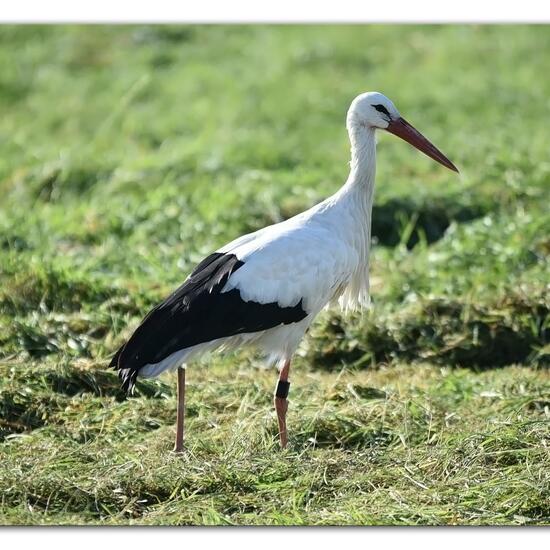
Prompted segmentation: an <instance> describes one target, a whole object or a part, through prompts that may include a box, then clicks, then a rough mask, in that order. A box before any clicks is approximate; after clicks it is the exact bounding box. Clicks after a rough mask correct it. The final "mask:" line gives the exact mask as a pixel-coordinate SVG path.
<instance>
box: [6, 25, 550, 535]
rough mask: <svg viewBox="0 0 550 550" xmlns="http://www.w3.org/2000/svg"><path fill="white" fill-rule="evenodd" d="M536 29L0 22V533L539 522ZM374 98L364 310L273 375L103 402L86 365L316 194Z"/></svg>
mask: <svg viewBox="0 0 550 550" xmlns="http://www.w3.org/2000/svg"><path fill="white" fill-rule="evenodd" d="M549 54H550V28H549V27H548V26H542V25H541V26H531V27H528V26H500V27H499V26H404V27H399V26H262V25H254V26H182V27H174V26H172V27H165V26H150V27H115V26H112V27H102V26H93V27H92V26H90V27H78V26H66V27H59V26H57V27H56V26H50V27H45V26H19V27H15V26H3V27H0V62H1V64H2V68H3V69H2V72H1V74H0V106H1V107H0V109H1V111H2V112H1V116H0V195H1V197H2V201H1V204H0V464H1V465H2V467H1V468H0V523H3V524H39V523H63V524H89V523H100V524H128V523H135V524H157V525H158V524H227V523H229V524H308V525H309V524H337V525H340V524H361V525H364V524H369V525H371V524H392V525H393V524H406V525H410V524H429V525H433V524H437V525H439V524H469V525H471V524H484V525H486V524H506V525H511V524H548V523H550V506H549V502H550V436H549V434H550V430H549V424H550V376H549V370H548V367H549V365H550V292H549V291H550V277H549V262H548V259H549V255H550V237H549V231H548V230H549V228H550V213H549V212H550V211H549V210H548V204H549V203H550V162H549V161H548V139H547V135H548V132H547V120H548V118H549V117H550V103H549V102H548V97H549V96H550V77H548V76H546V75H547V72H548V71H547V60H548V56H549ZM373 89H374V90H379V91H381V92H383V93H386V94H387V95H388V96H389V97H391V98H392V99H393V100H394V101H395V103H396V104H397V106H398V108H399V109H400V110H401V112H402V113H403V115H404V116H405V117H406V118H407V119H409V120H410V121H412V122H413V123H414V124H415V125H416V126H417V127H418V128H419V129H420V130H421V131H422V132H424V133H425V134H426V135H427V136H428V137H429V138H430V139H432V140H433V141H434V142H435V143H436V144H437V145H438V146H439V147H440V148H441V149H442V150H443V151H444V152H445V153H446V154H447V155H448V156H449V157H450V158H451V159H452V160H453V161H454V162H455V163H456V164H457V166H458V167H459V169H460V170H461V175H460V177H457V176H456V175H455V174H453V173H451V172H450V171H447V170H444V169H443V168H442V167H441V166H439V165H437V164H435V163H434V162H432V161H430V160H429V159H427V158H425V157H423V156H422V155H420V154H419V153H417V152H415V151H414V150H412V148H410V147H409V146H408V145H406V144H404V143H402V142H399V141H398V140H396V139H395V138H394V137H393V136H387V135H382V136H380V143H379V155H378V161H379V164H378V174H377V189H376V199H375V206H374V213H373V216H374V220H373V237H374V243H375V244H374V250H373V257H372V269H371V283H372V285H371V286H372V297H373V306H372V308H371V309H370V311H368V312H367V313H365V314H363V315H352V316H349V317H347V318H344V317H342V316H341V315H340V314H338V313H337V312H327V313H324V314H323V315H322V316H321V318H320V319H319V321H318V322H317V323H316V324H315V326H314V327H313V329H312V331H311V333H310V334H309V335H308V337H307V338H306V340H305V341H304V343H303V345H302V347H301V348H300V350H299V353H298V356H297V358H296V361H295V363H294V365H293V370H292V373H291V375H292V376H291V379H292V390H291V395H290V409H289V417H288V421H289V429H290V444H289V449H288V450H287V451H285V452H281V451H279V450H278V446H277V434H276V422H275V415H274V412H273V411H272V404H271V399H272V392H273V388H274V385H275V380H276V373H275V372H274V371H272V370H265V369H262V368H260V363H259V361H258V358H256V357H255V356H253V355H250V354H248V353H246V352H240V353H238V354H234V355H230V356H226V357H222V356H214V357H212V358H211V360H210V361H208V362H204V363H199V364H197V365H195V366H193V367H191V368H190V369H189V373H188V376H187V378H188V394H187V398H188V403H187V445H188V451H187V453H186V454H185V455H184V456H175V455H173V454H172V453H170V452H169V451H170V449H171V447H172V440H173V436H174V423H175V380H174V379H173V377H171V376H164V377H162V378H161V379H159V380H154V381H145V382H143V381H142V382H140V383H139V384H138V392H137V393H138V396H137V397H136V398H132V399H129V400H127V399H125V396H124V395H123V393H122V392H121V390H120V387H119V383H118V380H117V378H116V375H115V373H114V372H112V371H108V370H107V369H106V365H107V363H108V359H109V357H110V355H111V354H112V352H113V351H114V350H115V349H116V347H117V345H119V344H120V343H121V342H122V341H123V340H124V338H125V337H127V336H128V335H129V334H130V332H131V330H132V328H133V327H135V326H136V324H137V323H138V322H139V319H140V318H141V317H142V316H143V315H144V314H145V313H146V312H147V310H148V308H150V307H151V306H153V305H154V304H155V303H157V301H158V300H159V299H161V298H162V297H164V296H165V295H166V294H167V293H168V292H169V291H170V290H172V289H173V288H174V287H175V286H176V285H178V284H179V283H180V282H181V281H182V280H183V279H184V278H185V276H186V275H187V274H188V273H189V271H190V269H191V268H192V267H193V265H194V264H195V263H197V262H198V261H199V260H200V259H201V258H202V257H203V256H204V255H205V254H207V253H208V252H210V251H212V250H214V249H215V248H217V247H219V246H221V245H222V244H224V243H225V242H227V241H228V240H230V239H232V238H235V237H237V236H239V235H240V234H242V233H243V232H247V231H251V230H255V229H257V228H260V227H262V226H264V225H266V224H269V223H273V222H277V221H280V220H282V219H285V218H287V217H289V216H291V215H293V214H295V213H297V212H299V211H301V210H303V209H305V208H307V207H309V206H311V205H312V204H314V203H315V202H317V201H319V200H320V199H322V198H324V197H325V196H327V195H329V194H331V193H333V192H334V191H335V190H336V189H337V188H338V186H339V185H340V184H341V183H342V182H343V181H344V180H345V177H346V176H347V162H348V160H349V159H348V155H349V144H348V142H347V137H346V134H345V127H344V120H345V112H346V109H347V108H348V105H349V103H350V101H351V100H352V99H353V97H354V96H355V95H357V94H358V93H360V92H362V91H366V90H373Z"/></svg>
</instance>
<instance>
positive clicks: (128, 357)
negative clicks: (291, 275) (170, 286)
mask: <svg viewBox="0 0 550 550" xmlns="http://www.w3.org/2000/svg"><path fill="white" fill-rule="evenodd" d="M243 265H244V262H242V261H241V260H239V259H238V258H237V257H236V256H235V255H234V254H223V253H219V252H217V253H214V254H211V255H210V256H208V257H207V258H205V259H204V260H203V261H202V262H201V263H200V264H199V265H198V266H197V267H196V268H195V269H194V270H193V272H192V273H191V275H189V277H188V278H187V280H186V281H185V282H184V283H183V284H182V285H181V286H180V287H179V288H178V289H177V290H175V291H174V292H173V293H172V294H171V295H170V296H168V298H166V300H164V302H162V303H161V304H159V305H158V306H156V307H155V308H154V309H152V310H151V311H150V312H149V313H148V314H147V315H146V317H145V318H144V319H143V321H142V322H141V324H140V325H139V326H138V328H137V329H136V330H135V332H134V333H133V334H132V336H131V337H130V339H129V340H128V341H127V342H126V343H125V344H124V345H123V346H121V348H120V349H119V350H118V351H117V352H116V353H115V355H114V356H113V358H112V360H111V364H110V367H112V368H114V369H116V370H118V372H119V377H120V378H121V380H122V386H123V388H124V389H125V390H126V391H130V390H132V389H133V386H134V385H135V382H136V379H137V376H138V373H139V369H140V368H142V367H144V366H145V365H149V364H154V363H158V362H159V361H162V360H163V359H165V358H166V357H168V356H169V355H171V354H172V353H175V352H176V351H179V350H182V349H185V348H188V347H191V346H194V345H197V344H202V343H204V342H209V341H211V340H216V339H218V338H224V337H228V336H234V335H236V334H242V333H244V332H258V331H261V330H266V329H269V328H273V327H276V326H278V325H281V324H285V325H287V324H290V323H297V322H298V321H301V320H302V319H304V318H305V317H306V316H307V313H306V312H305V311H304V309H303V306H302V301H301V300H300V302H299V303H298V304H296V305H295V306H292V307H281V306H279V305H278V304H277V303H276V302H272V303H268V304H260V303H257V302H251V301H250V302H245V301H244V300H242V299H241V296H240V292H239V290H237V289H233V290H230V291H228V292H223V293H222V292H221V290H222V289H223V287H224V286H225V284H226V283H227V280H228V279H229V277H230V276H231V274H232V273H234V272H235V271H237V270H238V269H239V268H240V267H242V266H243Z"/></svg>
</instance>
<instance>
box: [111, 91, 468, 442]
mask: <svg viewBox="0 0 550 550" xmlns="http://www.w3.org/2000/svg"><path fill="white" fill-rule="evenodd" d="M346 126H347V129H348V133H349V138H350V142H351V163H350V165H351V169H350V173H349V176H348V178H347V180H346V182H345V183H344V185H343V186H342V187H341V188H340V189H339V190H338V191H337V192H336V193H335V194H334V195H332V196H331V197H329V198H327V199H326V200H324V201H323V202H321V203H320V204H318V205H316V206H314V207H312V208H310V209H309V210H307V211H306V212H303V213H301V214H298V215H297V216H294V217H293V218H290V219H288V220H286V221H283V222H281V223H278V224H275V225H271V226H269V227H265V228H264V229H260V230H259V231H256V232H254V233H251V234H249V235H244V236H242V237H240V238H238V239H236V240H234V241H232V242H230V243H229V244H227V245H225V246H223V247H222V248H220V249H219V250H217V251H216V252H215V253H213V254H212V255H211V256H209V257H207V258H205V260H203V262H201V263H200V264H199V266H197V267H196V268H195V270H194V271H193V273H192V274H191V275H190V276H189V277H188V279H187V280H186V281H185V282H184V283H183V285H182V286H181V287H180V288H179V289H177V290H176V291H175V292H174V293H173V294H172V295H171V296H169V297H168V298H167V299H166V300H165V301H164V302H163V303H162V304H159V306H157V307H156V308H155V309H153V310H152V311H151V312H150V313H149V314H148V315H147V317H145V319H144V320H143V322H142V324H141V325H140V326H139V327H138V328H137V329H136V331H135V332H134V334H133V335H132V337H131V338H130V339H129V340H128V342H127V343H126V344H125V345H124V346H122V347H121V348H120V349H119V351H118V352H117V354H116V355H115V356H114V358H113V360H112V362H111V365H112V366H113V367H114V368H116V369H118V370H119V374H120V376H121V379H122V380H123V385H124V387H125V388H126V389H127V390H131V389H132V388H133V385H134V383H135V380H136V378H137V376H138V375H139V376H144V377H152V376H157V375H159V374H160V373H162V372H163V371H166V370H171V369H175V368H178V367H180V366H186V364H187V363H189V362H190V361H192V360H193V359H195V358H196V357H197V356H199V355H201V354H203V353H205V352H207V351H212V350H215V349H230V348H234V347H237V346H242V345H251V346H255V347H256V348H258V349H260V350H261V351H263V352H264V354H265V355H266V356H267V357H268V360H269V361H270V362H277V363H279V366H280V368H281V374H280V379H279V385H278V389H277V393H276V399H275V405H276V410H277V415H278V419H279V427H280V437H281V445H282V446H283V447H284V446H285V445H286V423H285V422H286V421H285V417H286V395H287V394H288V384H289V383H288V370H289V367H290V360H291V358H292V356H293V354H294V353H295V351H296V348H297V347H298V345H299V343H300V341H301V340H302V338H303V336H304V334H305V332H306V330H307V329H308V327H309V326H310V324H311V323H312V322H313V320H314V319H315V317H316V316H317V315H318V314H319V312H320V311H321V310H322V309H323V308H324V307H326V306H327V305H330V304H339V306H340V307H341V308H342V309H344V310H349V309H357V308H360V307H363V306H366V305H367V304H368V303H369V250H370V241H371V215H372V203H373V195H374V179H375V172H376V139H375V131H376V130H377V129H383V130H387V131H388V132H390V133H393V134H395V135H397V136H399V137H401V138H402V139H404V140H406V141H408V142H409V143H411V144H413V145H414V146H415V147H417V148H418V149H420V150H421V151H423V152H424V153H425V154H427V155H428V156H430V157H431V158H433V159H435V160H437V161H438V162H440V163H441V164H443V165H444V166H446V167H448V168H450V169H452V170H455V171H457V170H456V168H455V166H454V165H453V164H452V163H451V161H450V160H449V159H447V157H445V155H443V153H441V151H439V150H438V149H437V148H435V146H433V145H432V144H431V143H430V142H429V141H428V140H427V139H426V138H424V137H423V136H422V135H421V134H420V133H419V132H418V131H417V130H415V129H414V128H413V127H412V126H411V125H410V124H409V123H408V122H406V121H405V120H404V119H403V118H402V117H401V116H400V114H399V112H398V111H397V109H396V108H395V106H394V104H393V103H392V102H391V101H390V100H389V99H388V98H387V97H385V96H383V95H382V94H380V93H377V92H370V93H365V94H362V95H360V96H358V97H357V98H355V100H354V101H353V102H352V104H351V106H350V108H349V111H348V115H347V121H346ZM179 372H180V377H181V376H183V378H180V377H179V378H178V386H179V387H180V401H179V405H180V406H179V408H178V411H180V410H181V409H183V405H182V403H183V393H181V392H183V391H184V390H182V389H181V386H183V387H184V386H185V378H184V377H185V374H184V371H182V370H181V369H180V371H179ZM179 414H180V415H181V416H178V419H179V420H178V437H177V439H176V449H177V450H181V448H182V442H183V435H182V430H183V428H182V426H183V412H180V413H179ZM180 420H181V422H180Z"/></svg>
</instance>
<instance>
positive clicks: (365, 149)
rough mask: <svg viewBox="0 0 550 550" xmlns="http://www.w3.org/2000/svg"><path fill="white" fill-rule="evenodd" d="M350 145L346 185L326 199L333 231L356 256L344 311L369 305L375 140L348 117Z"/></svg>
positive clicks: (343, 299) (368, 130)
mask: <svg viewBox="0 0 550 550" xmlns="http://www.w3.org/2000/svg"><path fill="white" fill-rule="evenodd" d="M347 126H348V133H349V138H350V142H351V163H350V173H349V176H348V179H347V180H346V183H345V184H344V185H343V186H342V187H341V188H340V190H339V191H338V192H337V193H336V194H335V195H333V197H332V198H331V199H329V203H331V204H332V205H333V206H334V207H335V222H336V227H335V231H336V232H337V233H339V234H341V236H342V239H343V240H345V241H346V242H347V243H348V244H349V245H350V246H351V247H353V248H354V249H355V250H356V252H357V254H358V257H359V262H358V266H357V269H356V270H355V271H354V273H353V274H352V277H351V279H350V281H349V284H348V286H347V287H346V289H345V291H344V293H343V294H342V296H341V297H340V300H339V301H340V304H341V305H342V306H343V307H344V308H350V307H351V308H355V307H357V306H358V305H366V304H368V303H369V251H370V240H371V215H372V203H373V198H374V178H375V174H376V139H375V135H374V132H375V130H374V128H370V127H365V126H363V125H361V124H360V123H356V122H355V121H354V120H353V118H352V119H351V120H350V119H349V118H348V124H347Z"/></svg>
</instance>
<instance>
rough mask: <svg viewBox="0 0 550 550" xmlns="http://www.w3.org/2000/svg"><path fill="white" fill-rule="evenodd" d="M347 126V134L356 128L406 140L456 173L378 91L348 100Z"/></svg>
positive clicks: (450, 164)
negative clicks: (385, 132)
mask: <svg viewBox="0 0 550 550" xmlns="http://www.w3.org/2000/svg"><path fill="white" fill-rule="evenodd" d="M347 126H348V129H349V130H350V131H351V129H352V128H356V127H359V128H365V129H367V128H368V129H379V130H386V131H387V132H390V133H391V134H394V135H396V136H398V137H400V138H401V139H403V140H405V141H407V142H408V143H410V144H411V145H413V146H414V147H416V148H417V149H418V150H419V151H422V152H423V153H424V154H426V155H428V156H429V157H431V158H432V159H434V160H436V161H437V162H439V163H441V164H443V166H446V167H447V168H449V169H450V170H454V171H455V172H458V170H457V168H456V166H455V165H454V164H453V163H452V162H451V161H450V160H449V159H448V158H447V157H446V156H445V155H444V154H443V153H442V152H441V151H440V150H439V149H438V148H437V147H436V146H435V145H433V144H432V143H431V142H430V141H429V140H428V139H426V138H425V137H424V136H423V135H422V134H421V133H420V132H419V131H418V130H417V129H416V128H414V127H413V126H412V125H411V124H409V123H408V122H407V121H406V120H405V119H404V118H403V117H402V116H401V115H400V114H399V111H398V110H397V108H396V107H395V105H394V104H393V102H392V101H391V100H390V99H388V98H387V97H386V96H385V95H383V94H381V93H379V92H366V93H364V94H361V95H358V96H357V97H356V98H355V99H354V100H353V101H352V103H351V106H350V108H349V111H348V118H347Z"/></svg>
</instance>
